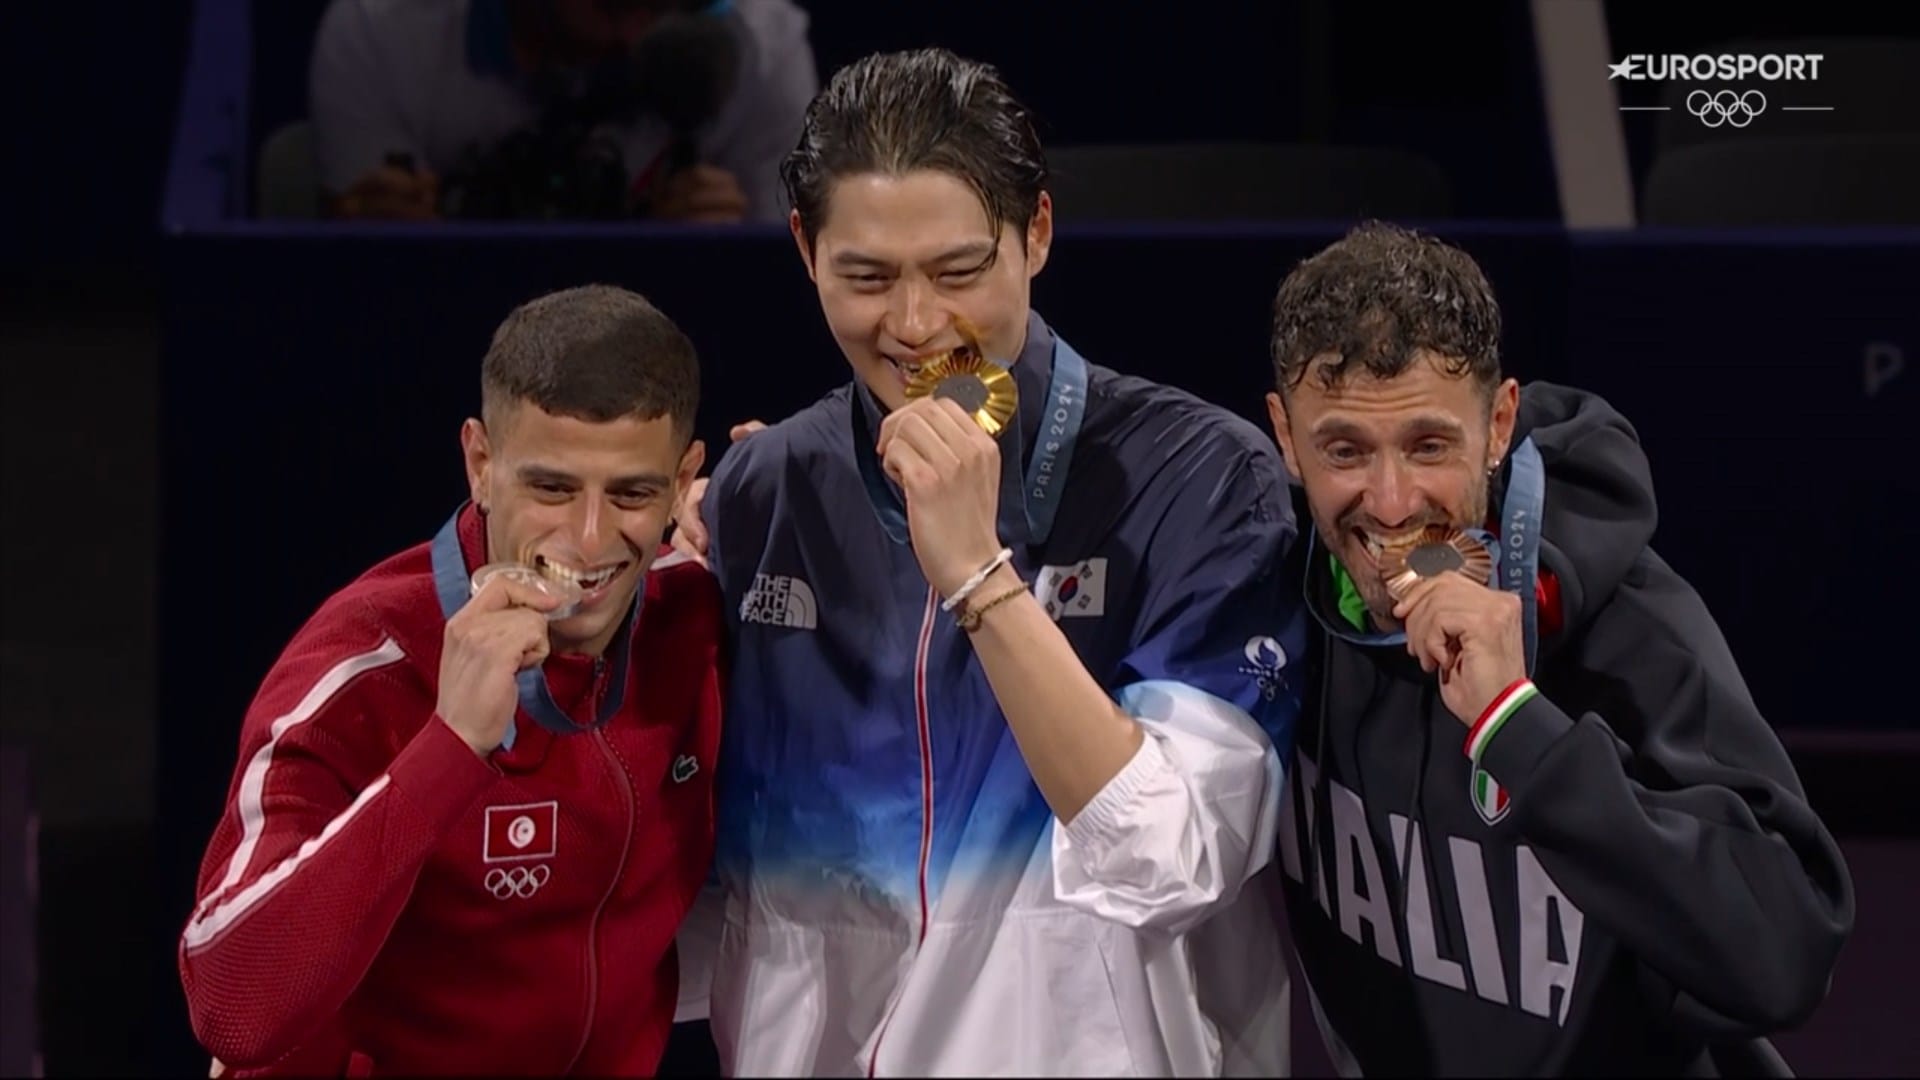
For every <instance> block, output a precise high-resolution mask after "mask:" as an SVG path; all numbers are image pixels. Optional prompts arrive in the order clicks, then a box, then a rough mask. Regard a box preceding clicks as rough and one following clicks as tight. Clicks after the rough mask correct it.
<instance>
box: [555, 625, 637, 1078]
mask: <svg viewBox="0 0 1920 1080" xmlns="http://www.w3.org/2000/svg"><path fill="white" fill-rule="evenodd" d="M595 663H596V665H597V664H598V661H596V662H595ZM593 741H594V743H595V744H596V745H598V746H599V747H600V752H601V753H602V754H605V755H606V758H607V764H609V765H611V766H613V772H614V776H615V777H616V778H618V780H619V782H620V794H621V795H622V796H624V797H625V799H626V804H627V813H626V818H627V835H626V838H625V839H624V840H623V841H621V844H620V862H619V864H618V865H616V866H615V867H614V871H613V881H611V882H610V883H608V885H607V891H606V895H604V896H602V897H601V898H600V903H599V904H597V905H595V906H594V909H593V919H592V920H591V921H589V922H588V923H587V1018H586V1023H585V1024H584V1025H582V1027H581V1031H580V1048H579V1049H577V1050H575V1051H574V1052H573V1060H572V1061H569V1062H568V1063H567V1067H566V1069H565V1072H568V1073H571V1072H573V1069H574V1066H576V1065H578V1064H580V1056H581V1055H582V1054H585V1053H586V1052H587V1043H589V1042H590V1041H592V1039H593V1013H594V1010H595V1009H598V1008H599V1007H600V959H599V948H598V943H597V942H598V937H599V929H600V914H601V913H602V912H604V911H605V910H606V909H607V901H609V900H611V899H613V894H614V890H616V889H618V888H619V887H620V879H621V878H622V877H625V876H626V873H627V853H628V851H630V850H631V849H632V847H633V818H634V807H633V783H632V781H631V779H630V778H629V777H628V776H627V770H626V767H625V766H623V765H621V764H620V759H619V758H618V757H617V756H615V755H614V752H613V747H612V746H611V745H609V744H608V742H607V735H606V732H605V731H603V730H600V729H598V728H596V729H594V731H593Z"/></svg>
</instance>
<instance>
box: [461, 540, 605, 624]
mask: <svg viewBox="0 0 1920 1080" xmlns="http://www.w3.org/2000/svg"><path fill="white" fill-rule="evenodd" d="M496 577H504V578H505V579H506V580H508V581H511V582H513V583H515V584H516V585H519V586H521V587H523V588H525V589H527V590H530V591H532V592H534V593H537V594H539V595H541V596H545V597H549V598H551V599H552V600H553V602H554V606H553V607H551V608H549V609H547V610H546V612H545V614H546V616H547V621H548V622H555V621H558V620H560V619H564V618H566V617H567V616H569V615H572V614H573V613H574V612H575V611H576V610H578V608H579V606H580V598H581V596H582V595H583V594H582V592H581V589H580V585H579V583H578V582H576V581H574V580H573V578H572V577H571V576H570V575H568V574H567V572H566V571H565V569H564V567H562V566H561V565H560V564H559V563H558V562H553V561H549V560H548V559H547V558H546V557H545V556H542V555H532V556H530V557H528V558H526V559H523V560H522V561H519V562H496V563H488V564H487V565H485V566H483V567H481V568H480V569H478V570H475V571H474V572H473V579H472V581H471V583H470V589H471V594H472V595H474V596H479V595H480V591H481V590H482V589H484V588H486V587H487V582H489V581H492V580H493V579H494V578H496Z"/></svg>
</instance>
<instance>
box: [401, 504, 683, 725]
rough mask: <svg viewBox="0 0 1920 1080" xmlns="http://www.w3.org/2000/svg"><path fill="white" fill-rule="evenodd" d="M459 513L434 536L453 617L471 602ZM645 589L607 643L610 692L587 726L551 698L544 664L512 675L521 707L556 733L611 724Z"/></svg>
mask: <svg viewBox="0 0 1920 1080" xmlns="http://www.w3.org/2000/svg"><path fill="white" fill-rule="evenodd" d="M462 509H464V507H463V508H462ZM460 513H461V511H460V510H456V511H454V513H453V516H452V517H450V518H448V519H447V523H446V524H445V525H442V526H441V527H440V532H439V534H438V535H436V536H435V537H434V538H433V589H434V592H435V593H437V594H438V595H439V597H440V613H441V615H442V616H443V617H445V618H449V619H451V618H453V615H454V612H456V611H459V610H460V609H461V608H463V607H465V606H467V601H469V600H471V599H472V598H473V575H472V574H470V573H468V571H467V560H466V556H464V555H463V554H461V552H460ZM646 591H647V590H646V578H645V576H644V575H643V576H642V577H641V579H640V584H639V586H638V587H637V588H635V590H634V594H633V611H632V613H631V614H629V615H628V617H627V621H626V623H625V624H624V625H622V626H621V627H620V629H619V631H618V632H617V633H615V634H614V635H613V640H612V641H611V642H608V643H607V653H608V654H609V655H610V660H609V664H610V667H611V670H610V671H609V672H608V673H607V678H608V679H609V686H610V689H609V690H608V692H607V696H606V697H605V698H603V699H601V702H600V709H599V712H598V713H597V715H595V717H594V720H593V723H591V724H587V725H584V726H583V725H581V724H576V723H574V721H573V719H572V718H571V717H569V716H568V715H567V713H566V710H564V709H562V708H561V707H560V705H559V703H557V702H555V701H554V700H553V689H552V687H550V686H548V685H547V672H546V666H545V665H544V664H542V665H536V666H534V667H530V668H528V669H526V670H525V671H522V672H520V673H519V674H517V675H515V676H514V683H515V685H517V686H518V687H519V690H520V708H521V709H523V710H525V711H526V713H527V715H528V716H531V717H533V718H534V720H535V721H537V722H538V723H539V724H540V726H541V727H543V728H546V729H547V730H548V731H551V732H553V733H554V734H555V735H577V734H579V733H581V732H583V731H592V730H593V729H595V728H598V727H600V726H602V725H604V724H605V723H607V721H609V720H612V719H613V718H614V716H615V715H616V714H617V713H619V711H620V706H621V704H622V703H623V702H624V700H625V698H626V693H627V662H628V659H629V658H630V655H631V654H632V652H633V650H632V649H631V648H629V647H628V644H629V642H631V641H632V640H633V633H634V628H635V627H637V626H639V625H640V608H641V606H642V604H643V603H644V602H645V600H646ZM513 735H514V729H513V725H511V724H509V725H508V726H507V734H506V737H505V738H503V739H501V740H500V748H501V749H503V750H512V749H513Z"/></svg>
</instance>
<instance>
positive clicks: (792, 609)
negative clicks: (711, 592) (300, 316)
mask: <svg viewBox="0 0 1920 1080" xmlns="http://www.w3.org/2000/svg"><path fill="white" fill-rule="evenodd" d="M819 612H820V609H819V605H817V604H815V603H814V601H813V589H812V588H810V587H809V586H808V585H807V583H806V582H804V581H801V580H800V579H799V578H796V577H787V576H786V575H784V574H755V575H753V588H751V589H748V590H747V595H746V599H744V600H741V601H740V621H741V622H749V623H761V624H763V625H766V626H791V627H793V628H794V629H796V630H812V629H813V628H814V627H815V626H817V625H819V621H820V614H819Z"/></svg>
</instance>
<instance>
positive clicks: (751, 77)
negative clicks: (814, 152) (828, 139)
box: [707, 0, 820, 222]
mask: <svg viewBox="0 0 1920 1080" xmlns="http://www.w3.org/2000/svg"><path fill="white" fill-rule="evenodd" d="M741 15H742V16H743V18H745V19H746V20H747V26H748V28H749V29H748V32H749V33H750V35H751V37H752V40H751V41H750V42H749V53H748V56H747V58H746V61H745V62H746V65H747V70H746V71H744V72H743V73H742V75H741V78H740V85H739V88H738V90H736V91H735V93H734V95H733V98H732V99H731V100H730V101H729V102H728V103H727V105H726V107H725V108H724V109H723V111H722V114H721V115H720V117H718V118H717V119H716V121H715V124H714V132H713V136H712V142H711V144H710V146H708V147H707V149H708V150H709V152H710V153H711V154H712V155H713V162H714V164H715V165H718V166H720V167H721V168H723V169H726V170H727V171H728V172H730V173H732V174H733V176H734V179H736V180H738V181H739V182H740V190H741V192H742V193H743V194H745V195H746V197H747V220H749V221H765V222H785V221H786V220H787V197H786V189H785V188H784V187H783V186H782V184H781V182H780V163H781V162H782V161H784V160H785V159H786V156H787V154H788V153H789V152H791V151H792V150H793V148H794V145H795V144H796V143H798V142H799V141H800V129H801V127H802V126H803V125H804V123H805V120H806V114H807V106H808V105H809V104H810V103H811V102H812V101H813V96H814V95H815V94H816V93H818V92H819V90H820V75H819V70H818V68H817V66H816V65H815V63H814V56H813V46H812V44H811V42H810V41H809V40H808V37H807V29H808V17H807V13H806V12H805V11H803V10H801V9H800V8H799V7H798V6H796V5H794V4H793V3H791V2H790V0H779V2H778V3H773V2H766V3H755V4H752V5H750V6H747V5H743V6H742V8H741Z"/></svg>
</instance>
